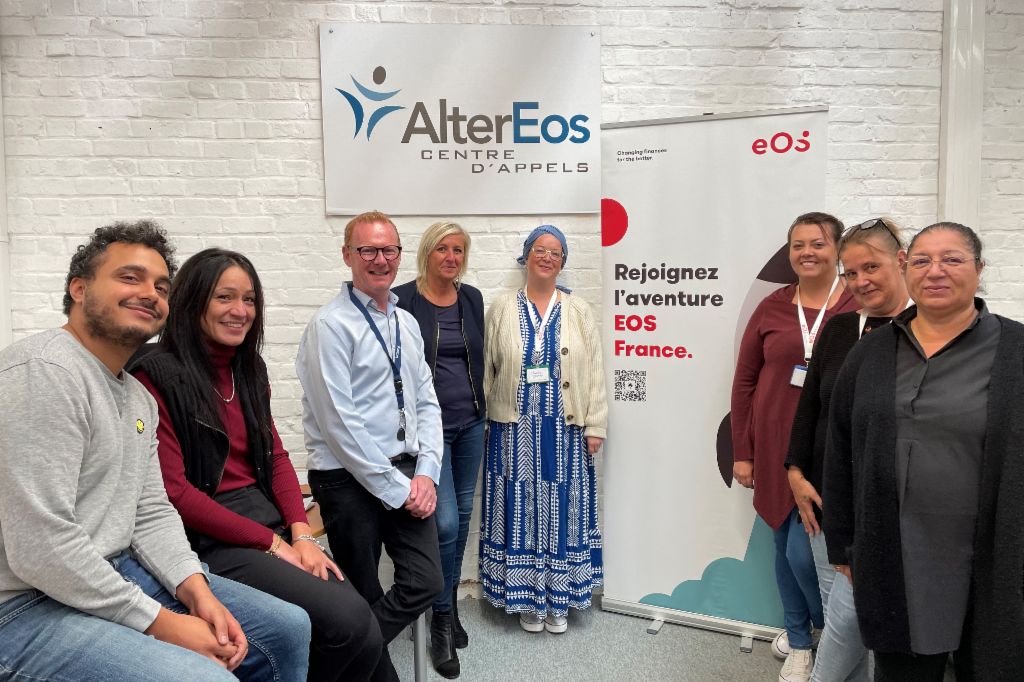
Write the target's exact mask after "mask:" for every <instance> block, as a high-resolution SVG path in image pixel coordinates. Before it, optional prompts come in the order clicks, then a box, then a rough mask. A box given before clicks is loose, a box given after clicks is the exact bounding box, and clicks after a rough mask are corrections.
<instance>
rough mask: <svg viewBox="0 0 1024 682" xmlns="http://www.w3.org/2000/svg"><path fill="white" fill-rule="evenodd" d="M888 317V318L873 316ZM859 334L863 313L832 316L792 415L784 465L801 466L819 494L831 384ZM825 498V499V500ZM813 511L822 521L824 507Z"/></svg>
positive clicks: (821, 336) (819, 336)
mask: <svg viewBox="0 0 1024 682" xmlns="http://www.w3.org/2000/svg"><path fill="white" fill-rule="evenodd" d="M872 319H875V320H878V319H888V318H878V317H875V318H872ZM859 338H860V313H858V312H856V311H854V312H849V313H840V314H839V315H836V316H835V317H833V318H832V319H831V320H829V321H828V322H827V323H826V324H825V326H824V328H822V330H821V333H820V334H819V335H818V340H817V341H816V342H815V346H814V357H813V358H812V359H811V364H810V367H808V368H807V377H806V378H805V379H804V387H803V390H801V391H800V402H799V403H798V404H797V408H796V414H795V415H794V417H793V429H792V431H790V436H789V452H788V454H787V455H786V462H785V466H786V468H787V469H788V468H789V467H791V466H797V467H800V470H801V472H803V475H804V477H805V478H806V479H807V480H808V481H810V483H811V485H813V486H814V489H815V490H817V491H818V494H819V495H820V494H821V493H822V489H821V484H822V470H823V468H824V460H825V442H826V439H827V434H828V412H829V406H830V405H831V404H832V388H833V387H834V386H835V383H836V378H837V377H838V376H839V370H840V369H841V368H842V366H843V361H844V360H846V356H847V354H848V353H849V352H850V349H851V348H853V346H854V344H855V343H857V340H858V339H859ZM823 502H824V500H823ZM814 514H815V516H817V517H818V521H821V509H819V508H818V507H817V505H814Z"/></svg>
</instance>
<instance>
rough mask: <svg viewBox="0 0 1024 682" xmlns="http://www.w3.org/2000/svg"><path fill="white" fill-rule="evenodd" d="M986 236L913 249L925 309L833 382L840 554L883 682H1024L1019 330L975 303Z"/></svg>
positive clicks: (832, 491)
mask: <svg viewBox="0 0 1024 682" xmlns="http://www.w3.org/2000/svg"><path fill="white" fill-rule="evenodd" d="M983 268H984V261H983V260H982V254H981V241H980V240H979V239H978V236H977V235H976V234H975V233H974V231H973V230H971V229H970V228H968V227H965V226H964V225H960V224H958V223H949V222H943V223H936V224H934V225H931V226H929V227H926V228H925V229H924V230H922V231H921V232H919V233H918V234H917V235H916V236H915V237H914V239H913V240H912V241H911V242H910V247H909V248H908V256H907V266H906V282H907V289H908V290H909V293H910V296H911V298H913V299H914V301H915V303H916V305H915V306H912V307H910V308H908V309H907V310H906V311H905V312H903V313H902V314H900V315H898V316H897V317H896V319H895V320H894V321H893V323H892V324H891V325H886V326H883V327H881V328H879V329H876V330H875V331H873V332H871V334H869V335H867V336H865V337H864V338H863V339H862V340H861V341H860V342H859V343H857V344H856V345H855V346H854V348H853V350H851V351H850V354H849V355H848V356H847V359H846V363H845V364H844V365H843V368H842V370H841V371H840V373H839V377H838V378H837V379H836V383H835V388H834V390H833V393H832V408H831V414H830V417H829V435H828V439H829V443H828V448H827V450H826V454H825V480H824V486H825V490H824V496H823V498H824V501H825V516H824V528H825V540H826V544H827V546H828V556H829V560H830V561H832V562H833V563H834V564H835V565H836V570H837V571H838V572H840V573H843V574H844V575H846V576H847V577H848V578H850V579H851V582H852V583H853V595H854V600H855V601H856V605H857V619H858V621H859V623H860V631H861V634H862V636H863V639H864V644H865V645H866V646H867V647H868V648H869V649H871V650H872V651H873V652H874V658H875V680H878V681H880V682H888V681H890V680H923V681H927V680H935V681H940V680H942V679H943V676H944V672H945V668H946V662H947V659H948V654H949V652H954V663H955V666H956V676H957V679H958V680H961V681H962V680H974V679H977V680H1010V679H1020V675H1021V670H1022V669H1024V634H1022V633H1024V601H1022V600H1021V585H1022V584H1024V527H1022V525H1021V520H1022V519H1024V495H1021V492H1020V491H1021V489H1022V487H1024V457H1022V456H1021V442H1022V437H1024V433H1022V425H1024V325H1021V324H1019V323H1017V322H1014V321H1012V320H1008V319H1006V318H1003V317H1000V316H998V315H993V314H991V313H989V312H988V309H987V307H986V305H985V302H984V301H983V300H982V299H980V298H977V297H976V294H977V291H978V286H979V280H980V276H981V272H982V269H983Z"/></svg>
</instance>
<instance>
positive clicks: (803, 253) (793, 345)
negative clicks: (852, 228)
mask: <svg viewBox="0 0 1024 682" xmlns="http://www.w3.org/2000/svg"><path fill="white" fill-rule="evenodd" d="M842 231H843V225H842V223H841V222H839V220H838V219H836V218H834V217H833V216H830V215H828V214H826V213H807V214H804V215H802V216H800V217H798V218H797V219H796V220H795V221H794V222H793V224H792V226H790V228H789V235H788V242H789V261H790V264H791V265H792V267H793V271H794V272H795V273H796V275H797V280H798V283H797V284H790V285H787V286H784V287H782V288H781V289H778V290H776V291H774V292H772V293H771V294H769V295H768V296H767V297H765V299H764V300H763V301H761V303H760V305H758V307H757V309H756V310H755V311H754V314H753V315H752V316H751V318H750V322H749V323H747V328H746V330H745V331H744V333H743V340H742V341H741V343H740V353H739V359H738V360H737V362H736V374H735V377H734V378H733V385H732V412H731V414H732V417H731V422H732V437H733V448H734V452H735V462H734V465H733V476H734V477H735V479H736V480H737V481H738V482H739V483H740V484H741V485H743V486H745V487H747V488H753V489H754V509H755V510H756V511H757V513H758V515H759V516H760V517H761V518H762V519H764V521H765V523H767V524H768V525H769V526H770V527H771V528H772V530H773V531H774V532H775V549H776V555H775V577H776V581H777V583H778V586H779V597H780V598H781V599H782V606H783V610H784V613H785V626H786V630H785V632H784V633H783V634H781V635H780V636H779V637H777V638H776V642H775V643H774V644H775V647H774V649H775V650H776V652H777V653H778V654H781V655H786V654H787V653H790V652H792V655H789V656H788V657H787V661H786V664H785V665H784V666H783V669H782V673H781V674H780V675H779V680H780V681H781V682H794V681H796V680H806V679H808V678H809V676H810V672H811V656H810V650H811V643H812V640H811V626H812V624H813V625H814V626H815V627H818V628H821V627H822V625H823V618H822V607H821V595H820V593H819V591H818V581H817V575H816V573H815V569H814V559H813V557H812V555H811V547H810V543H809V542H808V539H807V534H806V533H805V532H804V531H803V527H802V525H801V523H800V517H799V514H798V510H797V508H796V502H795V501H794V499H793V492H792V490H790V487H789V481H788V479H787V474H786V469H785V467H784V466H783V463H784V462H785V460H786V452H787V451H788V448H789V434H790V429H791V427H792V425H793V416H794V414H795V412H796V405H797V401H798V400H799V399H800V387H801V385H802V383H803V377H804V376H805V374H806V367H807V365H808V362H809V361H812V360H810V356H811V355H812V353H811V351H812V349H813V344H814V338H815V336H817V333H818V331H820V329H821V328H822V327H823V326H824V324H825V322H826V321H827V320H828V319H829V318H831V317H832V315H834V314H836V313H840V312H847V311H850V310H855V309H856V308H857V304H856V302H855V301H854V299H853V296H852V295H851V294H850V293H849V292H847V291H846V289H845V287H844V283H843V282H842V280H841V278H840V277H839V274H838V268H837V261H838V254H837V252H836V244H837V242H838V241H839V237H840V235H841V234H842Z"/></svg>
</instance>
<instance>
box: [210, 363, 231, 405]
mask: <svg viewBox="0 0 1024 682" xmlns="http://www.w3.org/2000/svg"><path fill="white" fill-rule="evenodd" d="M213 392H214V393H216V394H217V397H218V398H220V399H221V400H223V401H224V402H226V403H230V402H231V401H232V400H234V399H235V370H233V369H232V370H231V396H230V397H228V398H225V397H224V396H222V395H221V394H220V391H218V390H217V387H216V386H214V387H213Z"/></svg>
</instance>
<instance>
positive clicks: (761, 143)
mask: <svg viewBox="0 0 1024 682" xmlns="http://www.w3.org/2000/svg"><path fill="white" fill-rule="evenodd" d="M810 136H811V133H810V131H809V130H805V131H803V132H802V133H800V137H799V138H797V139H795V140H794V139H793V136H792V135H790V134H789V133H775V134H774V135H772V139H771V140H766V139H764V138H763V137H762V138H761V139H758V140H754V144H752V145H750V149H751V151H753V152H754V153H755V154H757V155H758V156H762V155H764V154H767V153H768V150H769V149H771V150H772V151H773V152H775V153H776V154H785V153H786V152H788V151H789V150H790V149H792V150H793V151H795V152H805V151H807V150H808V149H810V148H811V141H810V140H809V139H808V138H809V137H810Z"/></svg>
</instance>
